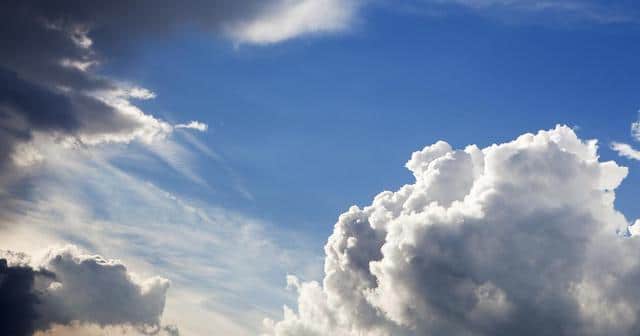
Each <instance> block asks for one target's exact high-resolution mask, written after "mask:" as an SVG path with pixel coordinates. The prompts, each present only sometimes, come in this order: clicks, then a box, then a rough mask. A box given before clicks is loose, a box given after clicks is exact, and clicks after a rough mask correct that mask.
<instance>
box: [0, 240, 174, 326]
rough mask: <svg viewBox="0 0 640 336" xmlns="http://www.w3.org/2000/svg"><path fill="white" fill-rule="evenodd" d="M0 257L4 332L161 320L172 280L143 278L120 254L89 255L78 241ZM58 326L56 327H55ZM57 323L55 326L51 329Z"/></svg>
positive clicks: (0, 316)
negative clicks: (38, 255)
mask: <svg viewBox="0 0 640 336" xmlns="http://www.w3.org/2000/svg"><path fill="white" fill-rule="evenodd" d="M4 254H5V255H4V258H3V259H0V334H2V335H16V336H20V335H31V334H33V333H34V332H36V331H38V330H39V331H43V332H44V331H47V332H49V334H56V333H55V330H56V329H60V328H61V326H64V325H69V326H75V328H76V329H79V330H82V329H83V328H82V325H84V324H87V325H95V326H113V325H123V326H131V328H132V330H137V331H139V333H153V332H156V331H159V330H174V334H177V330H176V329H175V328H172V327H162V326H160V316H161V315H162V311H163V310H164V303H165V297H166V292H167V290H168V288H169V281H168V280H166V279H163V278H160V277H152V278H149V279H145V280H138V279H136V278H135V276H133V275H132V274H131V273H129V272H128V270H127V268H126V267H125V265H123V264H122V263H120V262H119V261H117V260H108V259H104V258H102V257H100V256H97V255H86V254H83V253H82V252H81V251H79V250H78V249H77V248H76V247H74V246H67V247H64V248H59V249H51V250H49V252H48V253H47V254H46V255H45V256H44V257H43V258H42V260H41V261H38V262H31V261H29V260H28V259H26V258H25V257H24V256H22V258H21V259H20V258H16V257H15V256H16V254H13V253H7V252H5V253H4ZM51 328H53V329H51ZM50 329H51V330H50Z"/></svg>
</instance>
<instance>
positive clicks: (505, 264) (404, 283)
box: [266, 126, 640, 335]
mask: <svg viewBox="0 0 640 336" xmlns="http://www.w3.org/2000/svg"><path fill="white" fill-rule="evenodd" d="M407 168H409V169H410V170H411V171H412V173H413V174H414V176H415V178H416V181H415V183H413V184H409V185H405V186H403V187H402V188H400V190H398V191H396V192H390V191H385V192H383V193H381V194H379V195H378V196H376V197H375V199H374V201H373V203H372V204H371V205H370V206H367V207H364V208H358V207H355V206H354V207H352V208H351V209H350V210H349V211H348V212H346V213H344V214H342V215H341V216H340V218H339V220H338V222H337V223H336V225H335V229H334V232H333V234H332V235H331V237H329V240H328V242H327V244H326V246H325V252H326V257H325V265H324V271H325V276H324V280H323V282H322V284H318V283H316V282H308V283H305V282H300V281H298V280H297V279H296V278H294V277H290V278H289V279H288V282H289V284H290V285H292V286H293V287H294V288H296V289H297V290H298V292H299V297H298V308H297V311H293V310H291V309H289V308H285V314H284V319H283V320H282V321H279V322H273V321H269V320H267V321H266V326H267V329H268V330H269V331H268V332H269V334H272V335H363V334H366V335H541V334H543V335H632V334H637V333H638V332H640V323H639V322H640V320H639V319H638V318H639V317H640V297H638V291H637V284H638V283H639V281H640V264H639V262H638V260H640V258H639V257H640V255H639V252H638V251H640V240H638V238H637V237H635V234H634V232H636V231H637V230H636V228H635V225H634V226H630V222H629V221H627V219H625V217H624V216H623V215H622V214H621V213H619V212H618V211H616V209H615V208H614V205H613V201H614V198H615V194H614V190H615V189H616V187H617V186H618V185H619V184H620V182H621V181H622V180H623V179H624V177H625V176H626V175H627V169H626V168H624V167H620V166H618V165H617V164H616V163H614V162H612V161H609V162H600V161H599V159H598V155H597V146H596V142H595V141H581V140H580V139H579V138H578V137H577V136H576V134H575V133H574V132H573V130H571V129H570V128H567V127H564V126H558V127H556V128H555V129H552V130H550V131H540V132H539V133H537V134H535V135H534V134H525V135H522V136H520V137H518V139H516V140H514V141H512V142H508V143H504V144H499V145H493V146H489V147H487V148H484V149H479V148H478V147H476V146H468V147H467V148H465V149H464V150H454V149H453V148H451V146H449V145H448V144H447V143H445V142H438V143H436V144H434V145H432V146H427V147H425V148H424V149H423V150H422V151H419V152H415V153H414V154H413V155H412V157H411V159H410V160H409V161H408V162H407ZM636 223H637V222H636ZM636 225H637V224H636ZM629 228H631V229H629Z"/></svg>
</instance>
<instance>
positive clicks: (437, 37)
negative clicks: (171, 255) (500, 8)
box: [107, 8, 640, 244]
mask: <svg viewBox="0 0 640 336" xmlns="http://www.w3.org/2000/svg"><path fill="white" fill-rule="evenodd" d="M361 21H362V23H361V24H359V25H358V26H357V27H356V28H355V29H354V30H353V31H350V32H347V33H342V34H338V35H332V36H326V37H318V38H302V39H296V40H292V41H286V42H283V43H281V44H277V45H267V46H251V45H239V46H234V45H233V44H232V43H231V42H229V41H224V40H223V41H219V40H218V41H216V40H213V39H211V37H210V36H209V35H208V34H202V33H197V32H196V33H194V32H183V33H180V34H176V35H174V36H172V38H170V39H167V40H163V41H154V42H152V43H145V44H143V45H141V46H139V48H137V49H136V51H135V55H134V56H133V57H129V58H127V59H126V60H120V61H113V62H110V63H109V64H108V68H107V71H108V72H109V73H110V74H113V75H114V76H118V77H123V78H127V79H129V80H132V81H133V82H135V83H139V84H140V85H142V86H144V87H148V88H152V90H153V91H154V92H156V93H157V94H158V98H157V99H155V100H153V101H148V102H145V104H144V105H143V106H144V107H145V109H146V110H149V111H154V113H155V114H157V115H159V116H162V117H163V118H166V119H168V120H172V119H177V118H178V117H179V118H182V119H195V120H202V121H203V122H206V123H207V124H208V125H209V127H210V128H209V131H208V132H207V133H205V134H202V135H198V138H199V139H200V140H201V141H203V142H204V143H206V144H207V146H209V147H210V148H211V149H213V150H214V151H215V152H217V153H218V154H219V155H220V156H221V157H223V158H224V161H225V162H226V164H225V165H228V168H229V170H227V169H226V168H222V167H220V164H219V163H218V162H215V161H214V160H209V159H205V160H199V162H198V164H197V170H198V172H199V173H200V174H202V175H203V176H204V178H205V179H206V180H207V181H209V183H210V184H211V186H212V189H213V190H208V189H204V190H203V189H201V188H197V187H196V188H194V187H193V186H188V185H184V184H179V183H176V184H173V185H171V184H170V185H168V186H167V187H168V188H170V189H174V188H177V189H179V190H180V192H181V193H184V194H186V195H189V197H196V198H204V199H207V200H209V201H213V202H216V203H219V204H222V205H224V206H228V207H231V208H235V209H239V210H242V211H247V212H249V213H251V214H253V215H258V216H260V217H264V218H267V219H269V220H270V221H272V222H274V223H277V225H282V226H285V227H287V228H292V229H295V230H300V231H302V232H308V233H310V234H312V235H313V236H315V237H320V239H319V240H320V242H318V244H323V243H324V242H323V241H324V238H323V237H325V236H326V234H328V233H329V232H330V231H331V230H332V225H333V222H334V221H335V218H336V215H337V214H338V213H340V212H342V211H343V210H345V209H346V208H347V207H348V206H350V205H351V204H358V205H365V204H367V202H368V200H370V199H371V198H372V197H373V196H374V195H375V194H377V193H378V192H379V191H381V190H392V189H396V188H397V187H399V186H401V185H402V184H404V183H407V182H408V179H409V177H410V174H409V172H408V171H407V170H406V169H405V168H404V167H403V163H404V162H405V161H406V159H407V158H408V155H409V154H410V153H411V152H413V151H414V150H417V149H419V148H421V147H422V146H424V145H426V144H430V143H433V142H435V141H436V140H439V139H446V140H447V141H448V142H449V143H451V144H452V145H454V146H456V147H464V146H465V145H467V144H472V143H475V144H478V145H479V146H486V145H490V144H492V143H500V142H504V141H506V140H508V139H511V138H513V137H515V136H517V135H519V134H522V133H525V132H535V131H537V130H539V129H546V128H551V127H553V126H555V124H558V123H560V124H566V125H569V126H572V127H576V129H577V130H578V133H579V134H580V135H581V137H583V138H596V139H599V140H600V144H601V155H602V156H603V158H606V159H616V160H618V161H619V162H621V163H622V164H625V165H629V166H631V167H633V166H634V165H637V163H636V162H632V161H627V160H625V159H623V158H617V157H616V155H615V154H614V153H612V152H611V151H610V150H609V149H608V144H609V143H610V142H611V141H623V142H629V141H631V134H630V126H629V125H630V123H631V122H632V121H634V120H635V119H636V117H637V112H636V111H637V110H638V108H639V107H638V104H639V103H638V99H637V90H638V84H637V78H639V77H640V67H638V65H637V57H636V56H637V53H638V46H637V45H636V44H635V43H633V41H635V40H636V39H637V38H638V36H640V28H639V27H638V26H637V25H635V24H634V23H630V24H627V23H625V24H598V23H593V22H589V21H586V22H583V21H580V22H575V23H572V24H568V23H564V24H561V23H556V22H546V23H545V22H543V23H539V22H535V21H533V20H524V22H518V23H509V22H505V21H504V20H501V19H496V18H493V17H486V16H482V15H477V14H476V13H473V12H468V11H464V10H457V11H453V12H452V13H447V14H446V15H443V16H436V17H434V16H430V15H424V14H420V13H407V12H405V11H397V10H391V11H390V10H388V8H375V9H372V10H369V11H367V12H366V13H365V15H364V16H363V18H361ZM159 179H160V180H163V178H162V177H161V176H159ZM639 181H640V180H639V177H638V176H637V175H636V174H634V169H631V172H630V174H629V177H628V178H627V180H626V181H625V183H624V184H623V185H622V186H621V187H620V189H619V197H618V200H617V201H618V204H619V206H620V209H622V210H623V211H624V213H626V214H628V216H629V217H630V218H634V217H637V216H638V215H640V208H638V205H637V202H636V201H635V200H634V194H635V191H636V188H637V184H638V183H639ZM236 184H240V185H242V188H243V189H246V191H248V192H249V193H250V194H251V195H252V197H250V198H247V197H245V196H243V195H242V193H241V192H237V190H234V186H236ZM283 205H286V206H283Z"/></svg>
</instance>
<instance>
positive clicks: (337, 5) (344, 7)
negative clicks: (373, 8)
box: [230, 0, 360, 44]
mask: <svg viewBox="0 0 640 336" xmlns="http://www.w3.org/2000/svg"><path fill="white" fill-rule="evenodd" d="M359 5H360V1H358V0H293V1H292V0H282V1H277V2H275V3H274V4H273V5H272V8H270V9H269V10H266V11H264V13H261V14H260V15H258V16H257V17H254V18H251V19H249V20H243V21H240V22H238V23H236V24H233V25H232V26H231V28H230V34H231V36H233V37H234V38H235V39H236V40H238V41H240V42H246V43H257V44H269V43H276V42H281V41H284V40H288V39H291V38H293V37H296V36H300V35H305V34H319V33H335V32H340V31H345V30H348V29H349V28H350V26H351V24H352V22H353V21H354V17H355V15H356V12H357V10H358V7H359Z"/></svg>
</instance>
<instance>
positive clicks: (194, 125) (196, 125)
mask: <svg viewBox="0 0 640 336" xmlns="http://www.w3.org/2000/svg"><path fill="white" fill-rule="evenodd" d="M174 127H175V128H187V129H194V130H196V131H200V132H204V131H206V130H207V128H208V126H207V124H205V123H201V122H199V121H191V122H189V123H188V124H177V125H175V126H174Z"/></svg>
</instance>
